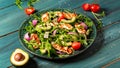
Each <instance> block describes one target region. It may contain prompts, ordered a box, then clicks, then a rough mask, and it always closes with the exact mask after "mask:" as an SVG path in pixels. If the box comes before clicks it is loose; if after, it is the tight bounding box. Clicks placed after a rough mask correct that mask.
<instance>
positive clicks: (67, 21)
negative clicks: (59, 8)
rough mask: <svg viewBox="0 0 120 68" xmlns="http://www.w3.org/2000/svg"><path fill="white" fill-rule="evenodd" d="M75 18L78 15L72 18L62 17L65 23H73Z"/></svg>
mask: <svg viewBox="0 0 120 68" xmlns="http://www.w3.org/2000/svg"><path fill="white" fill-rule="evenodd" d="M75 20H76V17H72V19H70V20H66V19H62V20H61V22H64V23H73V22H74V21H75Z"/></svg>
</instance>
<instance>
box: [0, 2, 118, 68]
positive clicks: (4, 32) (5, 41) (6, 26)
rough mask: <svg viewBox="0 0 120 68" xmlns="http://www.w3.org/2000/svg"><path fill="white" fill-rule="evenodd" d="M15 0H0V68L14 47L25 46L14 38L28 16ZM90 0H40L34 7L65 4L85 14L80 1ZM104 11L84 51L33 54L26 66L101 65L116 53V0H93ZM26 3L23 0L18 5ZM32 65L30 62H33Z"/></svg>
mask: <svg viewBox="0 0 120 68" xmlns="http://www.w3.org/2000/svg"><path fill="white" fill-rule="evenodd" d="M14 1H15V0H0V68H6V67H8V66H10V65H11V63H10V61H9V58H10V55H11V53H12V52H13V51H14V50H15V49H16V48H21V49H23V50H25V49H24V48H23V47H22V46H21V44H20V42H19V38H18V30H19V27H20V25H21V24H22V22H23V21H24V20H25V19H26V18H28V16H27V15H25V13H24V11H23V10H20V9H18V7H17V6H16V5H15V4H14ZM93 1H94V0H40V1H39V2H37V3H36V4H34V7H35V8H36V9H37V10H39V11H42V10H47V9H54V8H67V9H71V10H74V9H75V11H76V12H81V13H83V14H86V15H88V16H89V17H91V18H92V19H93V20H95V19H94V17H93V16H92V14H91V13H90V12H85V11H83V10H82V9H81V5H82V4H83V3H86V2H88V3H92V2H93ZM95 1H96V2H97V3H99V4H100V6H101V7H102V9H104V11H105V12H106V14H107V15H106V16H105V17H104V18H103V19H102V22H103V28H102V30H101V31H98V35H97V38H96V40H95V42H94V44H93V45H92V46H91V47H90V48H89V49H88V50H86V51H85V52H84V53H82V54H80V55H78V56H76V57H73V58H71V59H68V60H65V61H50V60H46V59H42V58H38V57H36V56H33V55H31V54H30V56H31V57H32V58H31V59H30V61H31V62H30V63H29V65H28V66H27V68H30V67H31V68H50V67H51V68H73V67H74V68H101V67H103V66H105V65H106V64H109V63H110V62H112V61H113V60H115V59H117V58H119V57H120V9H119V8H120V5H119V4H120V0H117V1H115V0H95ZM22 6H23V7H24V8H25V7H26V6H27V5H26V2H24V3H23V5H22ZM33 65H34V66H33ZM107 67H108V68H113V67H115V68H117V67H120V62H119V61H116V62H115V63H112V64H109V66H107Z"/></svg>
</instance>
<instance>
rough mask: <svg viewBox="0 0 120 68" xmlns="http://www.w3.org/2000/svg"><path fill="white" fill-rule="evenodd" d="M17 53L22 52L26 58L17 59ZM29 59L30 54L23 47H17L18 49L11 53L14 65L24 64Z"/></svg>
mask: <svg viewBox="0 0 120 68" xmlns="http://www.w3.org/2000/svg"><path fill="white" fill-rule="evenodd" d="M17 53H21V54H22V55H23V56H24V57H25V58H24V60H22V61H16V60H15V58H14V57H15V55H16V54H17ZM28 60H29V55H28V54H27V53H26V52H24V51H23V50H22V49H19V48H17V49H16V50H15V51H14V52H13V53H12V55H11V57H10V61H11V63H12V64H13V65H15V66H22V65H24V64H26V63H27V62H28Z"/></svg>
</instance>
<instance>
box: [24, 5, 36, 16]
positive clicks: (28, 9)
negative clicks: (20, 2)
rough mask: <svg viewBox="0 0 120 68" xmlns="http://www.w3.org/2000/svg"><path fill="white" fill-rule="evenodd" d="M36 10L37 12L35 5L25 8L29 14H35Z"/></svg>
mask: <svg viewBox="0 0 120 68" xmlns="http://www.w3.org/2000/svg"><path fill="white" fill-rule="evenodd" d="M34 12H35V9H34V8H33V7H28V8H25V13H26V14H27V15H30V14H33V13H34Z"/></svg>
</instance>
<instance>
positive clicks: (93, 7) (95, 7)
mask: <svg viewBox="0 0 120 68" xmlns="http://www.w3.org/2000/svg"><path fill="white" fill-rule="evenodd" d="M91 11H92V12H94V13H96V12H99V11H100V5H99V4H91Z"/></svg>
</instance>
